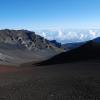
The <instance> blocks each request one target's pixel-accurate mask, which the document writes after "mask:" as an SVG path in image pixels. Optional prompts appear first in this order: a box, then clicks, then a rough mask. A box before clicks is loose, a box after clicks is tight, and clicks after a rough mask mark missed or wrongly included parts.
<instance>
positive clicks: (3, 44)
mask: <svg viewBox="0 0 100 100" xmlns="http://www.w3.org/2000/svg"><path fill="white" fill-rule="evenodd" d="M63 51H64V50H63V49H61V48H58V46H56V45H53V44H52V43H51V42H50V41H49V40H47V39H45V38H43V37H41V36H39V35H36V34H35V32H32V31H28V30H9V29H5V30H0V64H14V65H17V64H22V63H26V62H30V61H34V62H37V61H42V60H45V59H47V58H50V57H52V56H54V55H56V54H58V53H61V52H63Z"/></svg>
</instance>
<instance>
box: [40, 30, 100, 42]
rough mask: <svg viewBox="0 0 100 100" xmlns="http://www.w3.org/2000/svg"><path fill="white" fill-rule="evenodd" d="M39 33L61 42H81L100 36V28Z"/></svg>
mask: <svg viewBox="0 0 100 100" xmlns="http://www.w3.org/2000/svg"><path fill="white" fill-rule="evenodd" d="M39 35H41V36H43V37H45V38H47V39H48V40H57V41H58V42H61V43H67V42H81V41H87V40H91V39H93V38H96V37H98V36H100V30H98V31H97V30H84V31H83V30H80V31H63V30H58V31H48V30H47V31H40V32H39Z"/></svg>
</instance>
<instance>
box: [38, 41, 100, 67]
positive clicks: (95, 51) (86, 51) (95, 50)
mask: <svg viewBox="0 0 100 100" xmlns="http://www.w3.org/2000/svg"><path fill="white" fill-rule="evenodd" d="M91 59H100V43H97V42H95V41H88V42H87V43H86V44H84V45H82V46H81V47H79V48H76V49H73V50H70V51H68V52H64V53H61V54H59V55H56V56H54V57H52V58H51V59H49V60H46V61H44V62H41V63H39V65H49V64H60V63H67V62H75V61H83V60H91Z"/></svg>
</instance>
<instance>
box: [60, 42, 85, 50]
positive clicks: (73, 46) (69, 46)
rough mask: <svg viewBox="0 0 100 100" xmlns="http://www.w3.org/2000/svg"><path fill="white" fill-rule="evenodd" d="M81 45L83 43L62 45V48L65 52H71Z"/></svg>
mask: <svg viewBox="0 0 100 100" xmlns="http://www.w3.org/2000/svg"><path fill="white" fill-rule="evenodd" d="M83 44H85V42H76V43H66V44H62V48H64V49H65V50H72V49H75V48H78V47H80V46H82V45H83Z"/></svg>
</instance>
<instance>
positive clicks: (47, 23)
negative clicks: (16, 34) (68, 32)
mask: <svg viewBox="0 0 100 100" xmlns="http://www.w3.org/2000/svg"><path fill="white" fill-rule="evenodd" d="M99 27H100V0H0V29H4V28H11V29H22V28H23V29H31V30H37V29H38V30H39V29H68V28H71V29H73V28H74V29H75V28H79V29H82V28H84V29H85V28H99Z"/></svg>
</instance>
